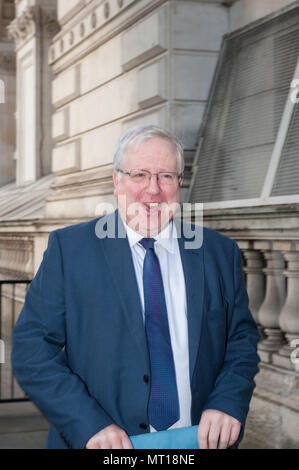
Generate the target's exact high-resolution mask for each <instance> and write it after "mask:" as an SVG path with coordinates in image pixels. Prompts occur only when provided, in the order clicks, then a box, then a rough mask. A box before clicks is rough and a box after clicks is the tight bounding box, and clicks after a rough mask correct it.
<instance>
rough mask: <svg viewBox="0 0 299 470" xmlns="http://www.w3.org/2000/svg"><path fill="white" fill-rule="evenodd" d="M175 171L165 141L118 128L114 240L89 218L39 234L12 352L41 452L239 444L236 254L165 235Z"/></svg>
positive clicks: (251, 371) (178, 158) (239, 282)
mask: <svg viewBox="0 0 299 470" xmlns="http://www.w3.org/2000/svg"><path fill="white" fill-rule="evenodd" d="M183 170H184V163H183V150H182V147H181V144H180V142H179V141H178V140H177V139H176V138H175V137H174V136H172V135H171V134H169V133H168V132H166V131H164V130H163V129H160V128H158V127H155V126H143V127H137V128H133V129H130V130H129V131H127V132H126V134H125V135H124V136H123V137H122V138H121V139H120V140H119V142H118V144H117V147H116V151H115V156H114V173H113V182H114V188H115V189H114V194H115V196H116V199H117V201H118V211H116V212H115V213H113V214H110V215H109V216H108V217H107V218H106V222H107V225H109V222H110V221H111V220H113V221H114V222H116V232H115V236H113V237H111V236H109V237H102V236H99V233H98V232H97V224H98V223H101V221H103V219H101V218H100V219H99V220H98V219H96V220H91V221H89V222H86V223H83V224H79V225H76V226H71V227H67V228H64V229H60V230H56V231H54V232H52V233H51V234H50V237H49V243H48V248H47V250H46V252H45V253H44V258H43V261H42V263H41V266H40V268H39V270H38V272H37V274H36V276H35V278H34V280H33V281H32V283H31V285H30V288H29V291H28V293H27V296H26V301H25V305H24V308H23V310H22V312H21V314H20V317H19V319H18V321H17V324H16V326H15V329H14V333H13V351H12V363H13V367H14V371H15V375H16V377H17V379H18V381H19V382H20V384H21V386H22V387H23V389H24V390H25V391H26V392H27V394H28V395H29V396H30V397H31V399H32V400H33V401H34V402H35V403H36V404H37V406H38V407H39V408H40V409H41V410H42V412H43V413H44V415H45V416H46V418H47V419H48V420H49V422H50V424H51V426H50V430H49V435H48V440H47V447H48V448H66V447H71V448H87V449H113V448H115V449H116V448H124V449H129V448H132V444H131V441H130V439H129V436H130V435H136V434H140V433H145V432H154V431H160V430H164V429H172V428H175V427H184V426H190V425H195V424H199V426H198V442H199V447H200V448H202V449H204V448H217V447H218V448H227V447H231V446H237V444H238V442H239V441H240V439H241V437H242V435H243V432H244V425H245V420H246V416H247V413H248V408H249V402H250V399H251V396H252V391H253V389H254V385H255V384H254V381H253V378H254V376H255V374H256V373H257V371H258V368H257V363H258V360H259V358H258V355H257V353H256V344H257V340H258V337H259V335H258V332H257V328H256V325H255V323H254V321H253V319H252V317H251V314H250V312H249V310H248V296H247V293H246V290H245V286H244V281H243V277H242V268H241V261H240V253H239V250H238V247H237V245H236V243H235V242H234V241H233V240H230V239H228V238H227V237H224V236H222V235H220V234H218V233H217V232H214V231H212V230H209V229H203V242H202V244H201V245H200V247H198V248H194V247H193V248H192V246H191V248H190V247H189V248H188V247H187V245H186V244H185V241H186V237H185V235H184V230H180V228H182V227H183V224H182V223H179V224H178V223H177V222H176V223H174V218H173V216H174V212H175V208H176V207H177V206H178V205H179V203H180V200H181V186H182V180H183ZM180 224H182V225H180ZM121 229H122V231H123V233H124V234H125V236H119V233H120V232H121Z"/></svg>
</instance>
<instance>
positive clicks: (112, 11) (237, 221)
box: [0, 0, 299, 448]
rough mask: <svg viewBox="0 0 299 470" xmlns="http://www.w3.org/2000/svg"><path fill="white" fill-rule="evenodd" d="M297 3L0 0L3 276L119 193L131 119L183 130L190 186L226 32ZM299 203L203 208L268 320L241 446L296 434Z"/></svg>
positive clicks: (292, 441)
mask: <svg viewBox="0 0 299 470" xmlns="http://www.w3.org/2000/svg"><path fill="white" fill-rule="evenodd" d="M297 7H298V1H297V2H291V1H290V0H271V1H269V0H227V1H224V0H193V1H188V0H67V1H65V0H15V2H13V1H12V0H0V152H1V157H0V278H1V279H3V280H7V279H31V278H32V277H33V275H34V273H35V272H36V270H37V268H38V266H39V264H40V262H41V259H42V253H43V251H44V249H45V247H46V244H47V239H48V235H49V232H50V231H51V230H54V229H56V228H59V227H63V226H66V225H71V224H74V223H78V222H81V221H83V220H87V219H90V218H93V217H96V216H97V215H98V207H99V204H101V203H102V202H111V203H112V204H115V202H114V198H113V189H112V156H113V148H114V145H115V143H116V141H117V139H118V137H119V135H120V134H121V133H123V132H124V131H125V130H126V129H127V128H129V127H131V126H133V125H136V124H147V123H153V124H157V125H160V126H162V127H165V128H167V129H169V130H171V131H173V132H174V133H176V134H177V135H178V136H179V137H180V138H181V140H182V142H183V145H184V149H185V157H186V172H185V181H184V188H183V198H184V201H188V200H190V194H191V190H192V187H193V185H194V182H195V180H194V178H195V173H196V171H195V170H196V162H197V161H198V158H199V159H200V152H199V150H200V145H199V139H198V136H199V132H200V128H201V126H202V125H203V124H204V122H205V116H206V113H207V110H208V106H207V105H208V104H209V103H210V101H211V99H212V97H213V96H212V95H213V79H214V77H215V71H217V64H218V63H219V61H220V59H221V55H222V46H223V41H224V38H226V37H227V35H230V34H232V33H233V32H236V31H239V30H241V29H242V28H246V27H248V25H251V24H254V23H255V22H259V21H263V20H264V19H265V18H268V16H267V15H270V17H271V15H272V16H274V17H276V16H279V15H280V14H281V13H282V12H283V11H285V10H291V9H292V8H297ZM298 51H299V49H298ZM298 78H299V76H298ZM1 90H3V93H2V95H1ZM4 95H5V96H4ZM1 97H2V102H1ZM252 138H253V139H254V136H253V137H252ZM298 186H299V185H298ZM298 194H299V189H298ZM298 203H299V199H298V201H297V202H292V203H287V202H284V203H283V204H279V201H278V203H277V204H275V205H271V204H268V205H266V206H265V205H263V204H260V205H258V204H256V205H255V206H249V205H248V204H247V205H246V204H245V206H242V204H241V205H240V206H236V205H235V206H234V205H232V204H230V203H228V204H225V203H223V201H222V202H219V204H214V205H213V204H212V205H210V206H209V205H207V207H208V209H207V210H206V211H205V213H204V222H205V225H207V226H210V227H212V228H215V229H216V230H219V231H220V232H223V233H226V234H228V235H229V236H231V237H232V238H235V239H236V240H237V242H238V244H239V246H240V248H241V250H242V253H243V255H244V272H245V275H246V282H247V288H248V292H249V296H250V303H251V309H252V312H253V314H254V316H255V318H256V320H257V322H258V324H259V325H260V329H261V332H262V334H263V340H262V341H261V343H260V355H261V359H262V362H261V365H260V373H259V374H258V376H257V379H256V382H257V388H256V390H255V395H254V398H253V400H252V404H251V410H250V413H249V417H248V426H247V431H246V435H245V439H244V441H243V443H242V446H243V447H246V446H247V447H265V448H267V447H268V448H271V447H276V448H282V447H297V448H298V447H299V437H298V436H299V400H298V389H299V368H298V364H296V362H292V361H291V360H290V357H291V354H292V352H294V347H292V345H291V341H292V340H295V339H296V338H299V302H298V300H297V299H296V292H297V290H298V287H299V286H298V279H299V222H298ZM7 295H9V293H8V294H7ZM22 295H23V294H22V291H20V292H19V296H18V299H17V303H18V307H17V310H18V309H19V308H20V307H21V304H22ZM13 301H15V299H13ZM298 342H299V341H298ZM292 344H294V343H292Z"/></svg>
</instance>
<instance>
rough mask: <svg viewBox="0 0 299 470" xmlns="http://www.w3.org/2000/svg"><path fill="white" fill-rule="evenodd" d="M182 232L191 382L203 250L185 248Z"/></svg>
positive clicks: (200, 313)
mask: <svg viewBox="0 0 299 470" xmlns="http://www.w3.org/2000/svg"><path fill="white" fill-rule="evenodd" d="M185 241H189V243H190V240H188V239H186V238H185V237H184V230H183V228H182V227H181V236H180V237H179V238H178V242H179V247H180V253H181V259H182V265H183V270H184V276H185V284H186V296H187V319H188V340H189V372H190V381H191V380H192V376H193V372H194V367H195V362H196V358H197V353H198V348H199V342H200V335H201V324H202V317H203V298H204V259H203V258H204V248H203V246H201V248H197V249H192V248H185V246H184V245H185Z"/></svg>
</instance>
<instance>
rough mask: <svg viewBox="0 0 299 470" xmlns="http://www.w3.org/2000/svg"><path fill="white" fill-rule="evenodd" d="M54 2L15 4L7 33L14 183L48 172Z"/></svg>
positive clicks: (39, 1)
mask: <svg viewBox="0 0 299 470" xmlns="http://www.w3.org/2000/svg"><path fill="white" fill-rule="evenodd" d="M55 7H56V2H55V1H54V0H46V1H42V0H31V1H30V2H29V0H27V1H26V0H23V2H18V3H17V11H16V16H17V17H16V19H15V20H14V21H13V22H12V23H11V24H10V25H9V27H8V29H9V33H10V35H11V37H13V38H14V40H15V42H16V55H17V113H16V117H17V149H16V160H17V171H16V173H17V183H18V184H19V185H24V184H27V183H30V182H34V181H36V180H37V179H38V178H40V177H42V176H44V175H46V174H48V173H50V171H51V163H50V162H51V93H50V90H51V69H50V67H49V65H48V51H49V47H50V40H51V38H52V37H53V35H54V34H55V33H56V32H57V31H58V24H57V21H56V10H55Z"/></svg>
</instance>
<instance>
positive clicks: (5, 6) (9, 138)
mask: <svg viewBox="0 0 299 470" xmlns="http://www.w3.org/2000/svg"><path fill="white" fill-rule="evenodd" d="M13 12H14V8H13V4H11V2H8V1H7V0H6V1H5V0H1V1H0V187H1V186H4V185H6V184H7V183H10V182H11V181H13V180H14V179H15V162H14V150H15V134H16V132H15V117H14V114H15V106H16V85H15V82H16V77H15V76H16V65H15V63H16V60H15V52H14V44H13V41H12V40H11V39H9V38H8V36H7V24H8V23H9V21H10V20H11V19H12V17H13Z"/></svg>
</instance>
